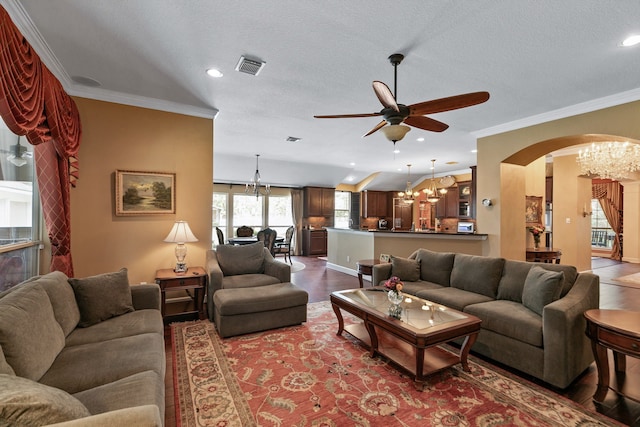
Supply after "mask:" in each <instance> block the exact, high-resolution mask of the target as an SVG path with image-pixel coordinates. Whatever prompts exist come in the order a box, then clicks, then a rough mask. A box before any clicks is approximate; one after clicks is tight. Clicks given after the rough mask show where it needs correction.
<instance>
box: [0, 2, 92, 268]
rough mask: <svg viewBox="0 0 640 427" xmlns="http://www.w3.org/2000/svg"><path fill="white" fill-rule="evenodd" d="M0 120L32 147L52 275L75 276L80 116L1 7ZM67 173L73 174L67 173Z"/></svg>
mask: <svg viewBox="0 0 640 427" xmlns="http://www.w3.org/2000/svg"><path fill="white" fill-rule="evenodd" d="M0 116H2V119H3V120H4V121H5V123H6V124H7V126H8V127H9V129H10V130H11V131H12V132H14V133H15V134H17V135H26V136H27V139H28V141H29V142H30V143H31V144H33V145H34V146H35V148H34V153H35V168H36V175H37V177H38V186H39V188H40V200H41V203H42V210H43V213H44V219H45V223H46V225H47V231H48V233H49V239H50V241H51V252H52V259H51V270H52V271H53V270H59V271H62V272H64V273H65V274H67V275H68V276H72V275H73V264H72V261H71V239H70V235H71V221H70V207H69V184H70V183H71V185H75V180H76V179H77V177H78V164H77V160H76V159H77V155H78V149H79V147H80V136H81V133H82V131H81V126H80V115H79V113H78V109H77V106H76V104H75V102H74V101H73V99H71V97H70V96H69V95H68V94H67V93H66V92H65V91H64V89H63V87H62V85H61V84H60V82H59V81H58V79H57V78H56V77H55V76H54V75H53V74H52V73H51V71H49V69H48V68H47V67H46V66H45V65H44V64H43V63H42V61H41V60H40V57H39V56H38V55H37V54H36V53H35V51H34V50H33V48H32V47H31V45H30V44H29V43H28V42H27V40H26V39H25V38H24V36H23V35H22V34H21V33H20V31H19V30H18V28H17V27H16V26H15V25H14V24H13V22H12V21H11V18H10V16H9V14H8V13H7V11H6V10H5V9H4V8H2V7H1V6H0ZM70 171H71V172H70Z"/></svg>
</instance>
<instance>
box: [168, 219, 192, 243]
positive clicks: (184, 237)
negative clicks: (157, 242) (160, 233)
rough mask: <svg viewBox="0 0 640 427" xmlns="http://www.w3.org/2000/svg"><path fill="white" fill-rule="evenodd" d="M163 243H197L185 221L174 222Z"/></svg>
mask: <svg viewBox="0 0 640 427" xmlns="http://www.w3.org/2000/svg"><path fill="white" fill-rule="evenodd" d="M164 241H165V242H167V243H188V242H197V241H198V239H197V238H196V236H194V235H193V233H192V232H191V229H190V228H189V224H188V223H187V221H176V222H175V224H173V228H172V229H171V231H170V232H169V234H168V235H167V237H166V238H165V239H164Z"/></svg>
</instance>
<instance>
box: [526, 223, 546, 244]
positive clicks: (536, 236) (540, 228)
mask: <svg viewBox="0 0 640 427" xmlns="http://www.w3.org/2000/svg"><path fill="white" fill-rule="evenodd" d="M527 230H529V233H531V235H532V236H533V243H534V244H535V247H536V248H537V247H538V246H539V245H540V236H541V235H542V233H544V225H533V226H531V227H527Z"/></svg>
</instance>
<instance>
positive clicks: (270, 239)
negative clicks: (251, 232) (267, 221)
mask: <svg viewBox="0 0 640 427" xmlns="http://www.w3.org/2000/svg"><path fill="white" fill-rule="evenodd" d="M277 236H278V232H277V231H276V230H274V229H272V228H265V229H263V230H260V231H258V240H259V241H261V242H263V243H264V247H265V248H267V249H269V252H270V253H271V255H273V249H274V246H275V243H276V237H277Z"/></svg>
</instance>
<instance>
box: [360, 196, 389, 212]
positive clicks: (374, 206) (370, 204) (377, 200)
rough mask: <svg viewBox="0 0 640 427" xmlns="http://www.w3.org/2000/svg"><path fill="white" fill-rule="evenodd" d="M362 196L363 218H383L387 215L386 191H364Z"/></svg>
mask: <svg viewBox="0 0 640 427" xmlns="http://www.w3.org/2000/svg"><path fill="white" fill-rule="evenodd" d="M363 195H364V196H363V197H362V213H363V215H362V216H363V217H365V218H373V217H378V218H383V217H386V216H388V215H389V208H388V204H389V197H388V194H387V192H386V191H365V192H364V193H363Z"/></svg>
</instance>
